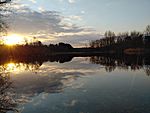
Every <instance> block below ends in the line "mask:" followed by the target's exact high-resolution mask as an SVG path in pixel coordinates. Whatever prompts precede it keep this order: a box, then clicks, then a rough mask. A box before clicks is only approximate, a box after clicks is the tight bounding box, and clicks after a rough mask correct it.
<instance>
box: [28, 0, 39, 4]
mask: <svg viewBox="0 0 150 113" xmlns="http://www.w3.org/2000/svg"><path fill="white" fill-rule="evenodd" d="M29 1H30V2H32V3H34V4H36V3H37V2H36V0H29Z"/></svg>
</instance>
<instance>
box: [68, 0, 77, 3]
mask: <svg viewBox="0 0 150 113" xmlns="http://www.w3.org/2000/svg"><path fill="white" fill-rule="evenodd" d="M68 2H69V3H71V4H72V3H75V2H76V0H68Z"/></svg>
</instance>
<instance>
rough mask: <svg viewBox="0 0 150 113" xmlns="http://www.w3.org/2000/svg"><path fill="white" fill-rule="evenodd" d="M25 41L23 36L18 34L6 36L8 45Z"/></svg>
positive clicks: (5, 40)
mask: <svg viewBox="0 0 150 113" xmlns="http://www.w3.org/2000/svg"><path fill="white" fill-rule="evenodd" d="M22 41H23V37H22V36H20V35H17V34H12V35H8V36H6V37H5V39H4V42H5V44H7V45H15V44H20V43H22Z"/></svg>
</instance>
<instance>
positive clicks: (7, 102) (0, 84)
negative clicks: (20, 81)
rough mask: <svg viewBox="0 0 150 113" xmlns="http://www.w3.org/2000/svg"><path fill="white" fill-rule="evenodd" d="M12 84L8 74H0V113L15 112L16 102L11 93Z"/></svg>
mask: <svg viewBox="0 0 150 113" xmlns="http://www.w3.org/2000/svg"><path fill="white" fill-rule="evenodd" d="M11 84H12V82H11V80H10V76H9V73H1V74H0V113H7V111H16V112H18V110H17V105H18V104H17V101H16V100H15V99H14V95H13V93H12V86H11Z"/></svg>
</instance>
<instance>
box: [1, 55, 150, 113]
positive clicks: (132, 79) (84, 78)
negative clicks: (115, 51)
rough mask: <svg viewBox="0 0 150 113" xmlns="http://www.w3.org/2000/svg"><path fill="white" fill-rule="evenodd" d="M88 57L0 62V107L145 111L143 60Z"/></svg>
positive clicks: (149, 111)
mask: <svg viewBox="0 0 150 113" xmlns="http://www.w3.org/2000/svg"><path fill="white" fill-rule="evenodd" d="M93 59H94V57H93V58H91V57H85V58H83V57H75V58H73V59H72V60H71V61H70V62H65V63H58V62H45V63H42V64H38V63H36V62H35V64H32V63H31V64H30V63H28V64H25V63H14V62H8V63H6V64H4V65H2V66H1V76H3V77H4V76H6V75H7V77H5V80H4V79H3V78H2V77H1V81H3V82H6V84H9V83H10V85H9V88H8V87H7V90H4V91H3V90H1V91H3V93H1V94H5V95H2V96H1V98H0V101H1V104H0V106H2V107H0V109H1V108H3V109H2V110H1V112H2V113H6V112H8V113H14V112H16V111H18V112H21V113H150V77H149V76H148V75H149V73H150V72H149V70H150V68H149V66H148V65H138V63H137V65H135V64H134V65H127V66H126V65H125V64H124V63H121V65H119V66H115V65H114V64H111V63H110V64H108V63H106V62H105V63H104V62H103V61H104V60H103V59H101V61H99V60H97V59H96V60H95V59H94V60H93ZM114 63H116V61H115V62H114ZM1 84H2V83H1ZM4 84H5V83H4ZM1 86H2V85H1ZM1 89H2V88H1ZM2 103H3V104H4V105H2ZM4 108H8V109H4ZM13 110H14V111H13ZM15 110H16V111H15Z"/></svg>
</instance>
